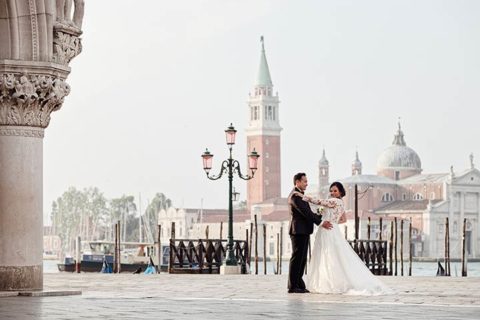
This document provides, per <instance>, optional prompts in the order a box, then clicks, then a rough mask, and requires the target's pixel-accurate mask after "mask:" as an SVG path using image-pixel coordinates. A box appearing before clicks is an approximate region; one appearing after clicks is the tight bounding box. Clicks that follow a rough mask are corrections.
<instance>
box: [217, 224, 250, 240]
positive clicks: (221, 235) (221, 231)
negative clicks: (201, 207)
mask: <svg viewBox="0 0 480 320" xmlns="http://www.w3.org/2000/svg"><path fill="white" fill-rule="evenodd" d="M247 237H248V234H247ZM222 239H223V221H220V240H222ZM247 239H248V238H247ZM247 243H248V241H247Z"/></svg>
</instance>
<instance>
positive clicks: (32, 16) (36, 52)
mask: <svg viewBox="0 0 480 320" xmlns="http://www.w3.org/2000/svg"><path fill="white" fill-rule="evenodd" d="M56 3H57V4H60V3H62V2H61V1H55V0H28V1H25V0H8V1H6V0H0V7H1V8H3V10H0V40H1V43H0V291H1V290H41V289H42V288H43V267H42V265H43V137H44V130H45V128H46V127H47V126H48V124H49V122H50V115H51V113H52V112H53V111H56V110H58V109H60V107H61V106H62V104H63V100H64V97H65V96H67V95H68V94H69V92H70V87H69V86H68V84H67V83H66V82H65V79H66V78H67V76H68V74H69V73H70V68H69V67H68V63H69V62H70V61H71V60H72V59H73V58H74V57H75V56H77V55H78V54H79V53H80V51H81V41H80V38H79V36H80V35H81V33H82V32H81V31H80V29H79V27H78V26H76V25H75V24H74V23H71V12H70V13H69V12H68V11H67V12H66V18H65V21H55V17H56V12H55V4H56ZM77 7H78V11H77ZM75 11H76V12H78V15H79V16H81V17H83V1H75ZM81 17H80V18H81ZM77 18H79V17H77ZM77 21H78V23H81V19H77ZM7 26H10V27H7Z"/></svg>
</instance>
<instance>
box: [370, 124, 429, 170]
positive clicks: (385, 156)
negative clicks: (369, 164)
mask: <svg viewBox="0 0 480 320" xmlns="http://www.w3.org/2000/svg"><path fill="white" fill-rule="evenodd" d="M385 169H397V170H398V169H400V170H401V169H413V170H420V171H421V170H422V162H421V161H420V157H419V156H418V154H417V153H416V152H415V150H413V149H412V148H409V147H407V144H406V143H405V139H404V137H403V132H402V130H401V127H400V124H399V125H398V131H397V133H396V134H395V137H394V139H393V143H392V145H391V146H390V147H388V148H387V149H385V150H384V151H383V152H382V154H381V155H380V157H379V158H378V160H377V170H378V171H381V170H385Z"/></svg>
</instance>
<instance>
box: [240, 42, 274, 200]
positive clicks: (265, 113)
mask: <svg viewBox="0 0 480 320" xmlns="http://www.w3.org/2000/svg"><path fill="white" fill-rule="evenodd" d="M260 43H261V46H262V47H261V53H260V66H259V69H258V74H257V80H256V81H255V85H254V86H253V92H251V93H250V94H249V98H248V127H247V129H246V135H247V150H253V148H255V150H256V151H257V152H258V153H259V154H260V158H259V159H258V170H257V172H256V173H255V178H254V179H252V180H249V181H248V183H247V207H248V208H249V210H250V208H251V206H252V205H254V204H257V203H261V202H263V201H265V200H267V199H271V198H278V197H280V196H281V179H280V132H281V131H282V128H281V127H280V121H279V103H280V101H279V99H278V93H275V95H274V94H273V83H272V79H271V77H270V70H269V68H268V63H267V57H266V55H265V43H264V39H263V36H262V37H261V38H260Z"/></svg>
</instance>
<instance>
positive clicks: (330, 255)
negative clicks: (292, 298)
mask: <svg viewBox="0 0 480 320" xmlns="http://www.w3.org/2000/svg"><path fill="white" fill-rule="evenodd" d="M293 182H294V185H295V188H294V189H293V190H292V192H291V193H290V195H289V197H288V204H289V210H290V227H289V234H290V239H291V241H292V257H291V259H290V265H289V270H288V273H289V274H288V292H289V293H308V292H315V293H339V294H367V295H369V294H372V295H374V294H384V293H389V292H390V291H391V290H390V289H389V288H388V287H386V286H385V285H384V284H383V283H382V282H381V281H380V280H379V279H377V278H376V277H375V276H374V275H373V274H372V273H371V272H370V270H369V269H368V268H367V267H366V266H365V264H364V262H363V261H362V260H361V259H360V258H359V257H358V255H357V254H356V253H355V251H353V249H352V247H351V246H350V245H349V244H348V242H347V241H346V240H345V238H344V237H343V235H342V234H341V232H340V228H339V227H338V224H341V223H345V222H346V216H345V209H344V204H343V201H342V198H343V197H344V196H345V188H344V187H343V185H342V184H341V183H340V182H334V183H332V185H331V186H330V198H329V199H314V198H312V197H308V196H305V195H304V192H305V190H306V188H307V186H308V180H307V176H306V174H305V173H297V174H296V175H295V176H294V178H293ZM310 203H312V204H315V205H319V206H321V207H322V208H323V210H322V212H323V214H322V215H320V214H315V213H314V212H313V211H312V210H311V208H310ZM314 224H316V225H318V226H319V228H318V231H317V234H316V236H315V241H314V245H313V248H312V250H311V252H312V256H311V259H310V262H309V264H308V268H307V270H308V275H307V279H306V280H307V281H306V283H305V282H304V281H303V279H302V276H303V274H304V272H305V266H306V264H307V254H308V244H309V239H310V235H311V234H312V233H313V225H314Z"/></svg>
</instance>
